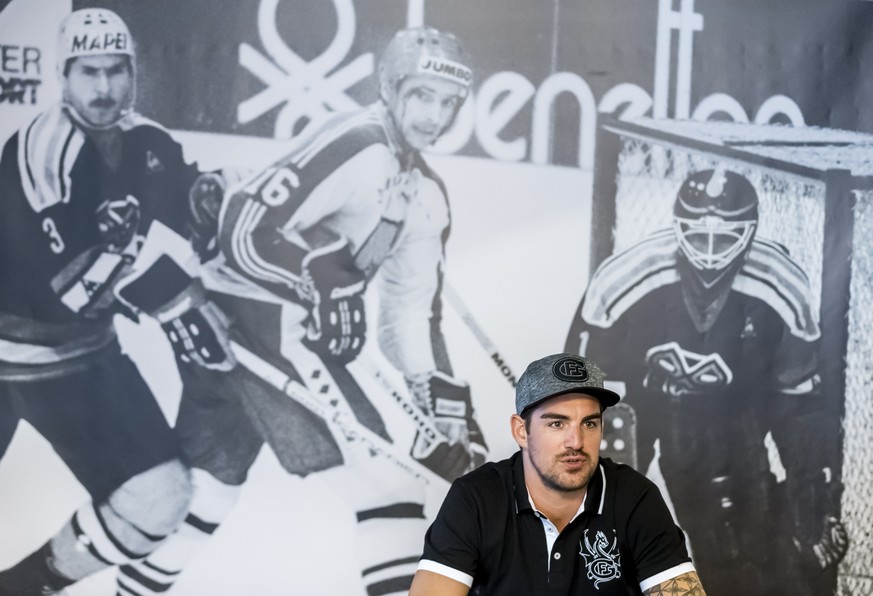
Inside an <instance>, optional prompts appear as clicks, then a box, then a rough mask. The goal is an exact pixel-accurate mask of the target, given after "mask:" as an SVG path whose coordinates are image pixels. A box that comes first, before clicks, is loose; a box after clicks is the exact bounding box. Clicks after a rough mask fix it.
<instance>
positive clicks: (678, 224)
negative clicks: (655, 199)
mask: <svg viewBox="0 0 873 596" xmlns="http://www.w3.org/2000/svg"><path fill="white" fill-rule="evenodd" d="M757 223H758V193H757V192H756V191H755V187H754V186H752V183H751V182H749V180H748V179H747V178H746V177H745V176H742V175H740V174H737V173H736V172H731V171H729V170H725V169H723V168H716V169H715V170H702V171H700V172H695V173H693V174H691V175H690V176H689V177H688V178H687V179H686V180H685V182H683V183H682V186H681V187H680V188H679V192H678V193H677V196H676V202H675V204H674V206H673V227H674V231H675V232H676V238H677V240H678V242H679V248H680V250H681V251H682V253H683V254H684V255H685V257H686V258H687V259H688V261H689V263H690V264H691V266H692V267H694V268H695V269H697V270H698V271H721V270H723V269H725V268H727V267H728V266H729V265H730V264H731V263H733V262H734V261H735V260H736V259H737V258H738V257H739V256H740V255H742V254H743V253H744V252H745V250H746V248H747V247H748V246H749V244H750V243H751V241H752V238H753V237H754V234H755V228H756V226H757Z"/></svg>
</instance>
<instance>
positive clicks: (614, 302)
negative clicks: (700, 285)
mask: <svg viewBox="0 0 873 596" xmlns="http://www.w3.org/2000/svg"><path fill="white" fill-rule="evenodd" d="M677 248H678V246H677V243H676V237H675V234H674V233H673V231H672V230H670V229H666V230H662V231H660V232H656V233H654V234H652V235H650V236H648V237H646V238H644V239H643V240H642V241H640V242H639V243H637V244H635V245H633V246H631V247H630V248H628V249H626V250H624V251H622V252H620V253H617V254H615V255H613V256H611V257H609V258H608V259H607V260H606V261H604V262H603V263H602V264H601V265H600V266H599V267H598V268H597V271H595V272H594V275H592V276H591V281H590V282H589V283H588V288H587V290H586V293H585V300H584V302H583V305H582V312H581V316H582V318H583V320H585V322H586V323H588V324H589V325H594V326H596V327H603V328H609V327H611V326H612V325H613V324H614V323H615V321H616V320H618V319H620V318H621V317H622V315H624V314H625V313H626V312H627V311H628V310H629V309H630V308H631V307H632V306H634V305H635V304H637V303H639V302H640V301H642V300H643V299H644V298H645V297H646V296H648V295H649V294H651V293H652V292H654V291H656V290H658V289H660V288H662V287H664V286H668V285H671V284H674V283H677V282H678V281H679V273H678V270H677V268H676V264H677V259H676V251H677Z"/></svg>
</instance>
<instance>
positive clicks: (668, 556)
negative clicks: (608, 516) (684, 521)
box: [627, 481, 695, 591]
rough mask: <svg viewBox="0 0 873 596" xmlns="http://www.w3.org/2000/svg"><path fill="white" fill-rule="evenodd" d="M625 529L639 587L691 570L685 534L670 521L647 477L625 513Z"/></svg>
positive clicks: (668, 512) (645, 588)
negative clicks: (629, 510)
mask: <svg viewBox="0 0 873 596" xmlns="http://www.w3.org/2000/svg"><path fill="white" fill-rule="evenodd" d="M627 533H628V542H629V544H630V547H631V550H632V552H633V557H634V563H635V565H636V569H637V579H638V581H639V583H640V590H642V591H645V590H648V589H649V588H651V587H652V586H656V585H658V584H659V583H661V582H664V581H667V580H669V579H672V578H674V577H678V576H679V575H682V574H683V573H688V572H690V571H694V570H695V569H694V565H693V564H692V563H691V558H690V557H689V556H688V550H687V548H686V546H685V534H684V533H683V532H682V529H681V528H679V526H677V525H676V523H675V522H674V521H673V518H672V516H671V515H670V511H669V509H667V505H666V503H665V502H664V499H663V497H662V496H661V493H660V491H658V488H657V487H656V486H655V485H654V484H652V483H651V482H649V481H646V484H645V488H644V490H643V492H642V495H641V498H640V499H639V500H638V501H637V503H636V506H635V507H634V508H633V510H632V511H631V512H630V515H629V516H628V521H627Z"/></svg>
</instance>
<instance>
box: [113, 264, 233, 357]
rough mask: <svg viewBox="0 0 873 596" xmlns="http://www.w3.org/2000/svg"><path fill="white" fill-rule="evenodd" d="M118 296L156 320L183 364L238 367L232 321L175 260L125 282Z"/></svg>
mask: <svg viewBox="0 0 873 596" xmlns="http://www.w3.org/2000/svg"><path fill="white" fill-rule="evenodd" d="M116 294H117V295H118V297H119V299H121V300H122V301H123V302H124V303H126V304H128V305H131V306H132V307H134V308H135V309H136V310H139V311H141V312H145V313H147V314H149V315H151V316H152V317H154V318H155V319H157V321H158V322H159V323H160V324H161V329H163V330H164V333H166V335H167V338H168V339H169V340H170V344H171V345H172V347H173V352H174V354H175V355H176V358H177V359H178V360H179V361H180V362H182V363H184V364H191V363H192V362H193V363H195V364H198V365H200V366H203V367H205V368H209V369H212V370H220V371H228V370H231V369H232V368H234V366H236V360H235V359H234V357H233V353H232V352H231V350H230V343H229V340H228V336H227V335H228V326H229V320H228V318H227V316H226V315H225V314H224V313H223V312H222V311H221V310H220V309H219V308H218V307H217V306H215V304H213V303H212V302H211V301H210V300H209V299H208V298H207V297H206V290H205V289H204V288H203V284H202V283H201V282H200V280H199V279H195V278H192V277H190V276H189V275H188V274H187V273H186V272H185V270H184V269H182V268H181V267H180V266H179V265H178V264H177V263H176V261H174V260H173V259H172V258H170V257H168V256H166V255H162V256H161V257H159V258H158V259H157V260H156V261H155V262H154V263H153V264H152V265H151V266H150V267H149V268H148V269H146V270H145V271H143V272H141V273H139V274H138V275H134V276H131V277H130V278H128V279H125V280H124V281H123V282H122V283H120V284H119V286H118V288H117V289H116Z"/></svg>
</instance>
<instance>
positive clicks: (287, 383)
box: [230, 341, 445, 482]
mask: <svg viewBox="0 0 873 596" xmlns="http://www.w3.org/2000/svg"><path fill="white" fill-rule="evenodd" d="M230 347H231V350H232V351H233V354H234V356H235V357H236V359H237V361H238V362H239V363H240V364H241V365H242V366H244V367H246V368H247V369H248V370H249V371H250V372H252V373H253V374H254V375H256V376H257V377H259V378H260V379H262V380H263V381H265V382H267V383H269V384H270V385H272V386H273V387H275V388H276V389H278V390H279V391H281V392H283V393H284V394H285V395H287V396H288V397H290V398H291V399H293V400H294V401H296V402H297V403H299V404H300V405H302V406H303V407H304V408H306V409H307V410H309V411H310V412H312V413H313V414H315V415H316V416H318V417H320V418H322V419H323V420H324V421H325V422H327V423H328V425H330V426H332V427H333V428H335V429H337V430H339V431H340V433H341V434H342V435H343V436H345V437H346V438H347V439H348V440H350V441H353V440H354V441H359V442H361V443H362V444H363V445H364V446H365V447H367V449H369V450H370V451H371V452H372V453H374V454H375V455H379V456H382V457H385V458H386V459H388V460H389V461H390V462H391V463H393V464H394V465H396V466H398V467H400V468H401V469H403V470H404V471H405V472H407V473H409V474H412V475H413V476H415V477H417V478H422V479H424V480H425V481H426V482H431V481H432V480H433V479H438V480H439V481H440V482H445V480H444V479H443V478H441V477H439V476H437V475H436V474H434V473H433V472H431V471H430V470H429V469H427V468H426V467H424V466H423V465H421V464H420V463H418V462H417V461H415V460H414V459H411V458H410V457H409V455H408V454H406V453H405V452H401V451H400V450H398V449H397V447H396V446H395V445H393V444H392V443H389V442H388V441H386V440H385V439H384V438H382V437H381V436H379V435H377V434H376V433H375V432H373V431H372V430H370V429H369V428H367V427H366V426H364V425H363V424H361V423H360V422H358V420H357V419H356V418H354V416H352V415H350V414H348V413H346V412H345V411H343V410H342V409H340V408H339V407H337V406H336V405H334V404H331V403H325V402H324V401H323V400H320V399H318V398H317V397H315V396H314V395H313V394H312V392H311V391H310V390H309V389H307V388H306V387H305V386H304V385H302V384H301V383H299V382H298V381H295V380H294V379H292V378H291V377H289V376H288V375H287V374H285V373H284V372H282V371H281V370H279V369H278V368H276V367H275V366H273V365H272V364H270V363H269V362H267V361H266V360H264V359H263V358H261V357H260V356H258V355H257V354H255V353H253V352H251V351H250V350H248V349H247V348H245V347H243V346H241V345H240V344H238V343H237V342H235V341H231V342H230Z"/></svg>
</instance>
